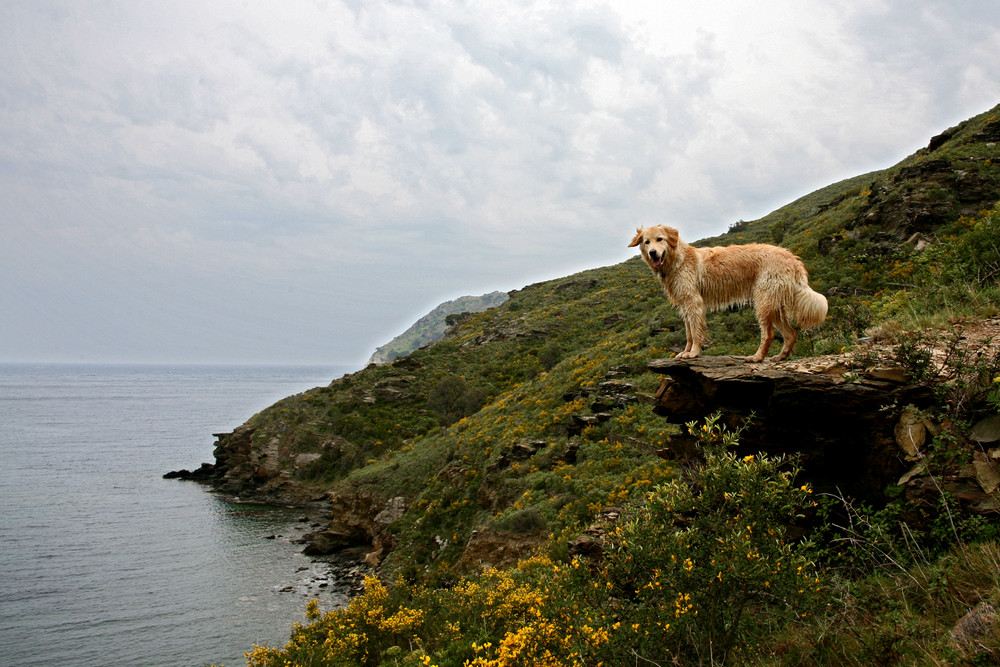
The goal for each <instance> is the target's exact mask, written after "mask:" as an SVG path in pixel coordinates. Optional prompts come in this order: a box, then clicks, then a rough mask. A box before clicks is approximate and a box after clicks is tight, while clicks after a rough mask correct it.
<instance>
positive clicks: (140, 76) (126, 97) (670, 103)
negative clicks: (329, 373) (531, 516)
mask: <svg viewBox="0 0 1000 667" xmlns="http://www.w3.org/2000/svg"><path fill="white" fill-rule="evenodd" d="M998 54H1000V3H997V2H992V1H989V2H987V1H980V0H940V1H934V0H866V1H865V2H860V1H853V0H852V1H847V0H827V1H824V2H818V1H815V2H813V1H807V0H758V1H756V2H752V3H751V2H746V1H745V0H716V1H715V2H710V3H693V2H666V1H664V0H609V1H599V0H598V1H591V0H581V1H579V2H577V1H566V2H518V1H516V0H505V1H504V2H495V1H489V2H437V1H434V0H423V1H421V0H414V1H412V2H406V1H394V2H390V1H382V0H371V1H362V0H339V1H338V0H331V1H329V2H326V1H320V0H310V1H306V0H283V2H280V3H279V2H271V1H268V2H263V1H257V0H243V1H236V0H234V1H230V0H212V1H211V2H205V1H204V0H198V1H191V0H172V1H171V2H158V3H152V2H129V1H114V0H103V1H97V0H92V1H91V0H66V1H51V0H32V2H3V3H0V63H2V64H0V362H90V363H105V362H116V363H137V362H154V363H274V364H314V365H348V366H355V367H360V366H361V365H363V364H364V362H365V361H366V360H367V359H368V357H369V356H370V355H371V353H372V351H373V350H374V349H375V347H377V346H378V345H381V344H384V343H385V342H387V341H388V340H390V339H391V338H392V337H393V336H395V335H397V334H399V333H401V332H402V331H403V330H405V329H406V328H407V327H408V326H409V325H410V324H411V323H413V322H414V321H415V320H416V319H418V318H419V317H420V316H422V315H423V314H425V313H427V312H429V311H430V310H431V309H433V308H434V307H435V306H436V305H438V304H439V303H441V302H443V301H446V300H449V299H453V298H456V297H458V296H462V295H467V294H468V295H477V294H483V293H486V292H491V291H494V290H503V291H509V290H513V289H520V288H522V287H524V286H526V285H528V284H532V283H535V282H538V281H542V280H547V279H553V278H559V277H563V276H567V275H570V274H572V273H575V272H577V271H581V270H584V269H589V268H595V267H600V266H608V265H612V264H617V263H619V262H621V261H624V260H625V259H627V258H628V257H630V256H631V255H632V254H634V252H633V251H634V249H629V248H627V247H626V245H627V244H628V242H629V240H630V239H631V237H632V235H633V234H634V230H635V228H636V227H637V226H645V225H648V224H659V223H667V224H670V225H672V226H675V227H677V228H678V229H679V230H680V232H681V235H682V238H685V239H687V240H689V241H694V240H697V239H699V238H704V237H707V236H713V235H716V234H719V233H721V232H723V231H725V230H726V229H727V228H728V227H729V226H730V225H731V224H733V223H734V222H736V221H738V220H754V219H757V218H760V217H762V216H764V215H766V214H767V213H769V212H771V211H773V210H775V209H777V208H779V207H781V206H783V205H784V204H787V203H789V202H791V201H792V200H794V199H795V198H797V197H799V196H802V195H804V194H807V193H809V192H811V191H813V190H815V189H817V188H819V187H823V186H825V185H828V184H830V183H834V182H836V181H839V180H841V179H844V178H848V177H851V176H855V175H859V174H862V173H866V172H868V171H872V170H875V169H881V168H885V167H889V166H892V165H893V164H895V163H896V162H898V161H899V160H901V159H902V158H904V157H906V156H907V155H910V154H911V153H913V152H914V151H915V150H917V149H919V148H920V147H922V146H926V144H927V142H928V140H929V139H930V137H931V136H933V135H935V134H938V133H940V132H941V131H943V130H944V129H946V128H948V127H951V126H953V125H955V124H957V123H959V122H961V121H962V120H965V119H966V118H969V117H971V116H974V115H976V114H979V113H982V112H984V111H987V110H988V109H990V108H991V107H993V106H994V105H996V104H997V103H998V102H1000V57H998ZM650 279H651V280H652V277H651V278H650ZM595 316H596V315H595Z"/></svg>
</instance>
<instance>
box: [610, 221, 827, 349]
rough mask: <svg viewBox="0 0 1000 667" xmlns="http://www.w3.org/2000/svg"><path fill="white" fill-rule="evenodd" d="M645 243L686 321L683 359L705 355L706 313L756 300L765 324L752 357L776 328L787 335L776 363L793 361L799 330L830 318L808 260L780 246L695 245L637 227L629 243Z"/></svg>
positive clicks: (671, 233)
mask: <svg viewBox="0 0 1000 667" xmlns="http://www.w3.org/2000/svg"><path fill="white" fill-rule="evenodd" d="M636 246H639V250H640V251H641V252H642V258H643V259H644V260H646V263H647V264H648V265H649V268H650V269H652V270H653V273H654V274H655V275H656V277H657V278H659V279H660V283H661V284H662V285H663V291H664V292H666V294H667V297H668V298H669V299H670V301H671V302H672V303H673V304H674V305H675V306H676V307H677V309H678V310H679V311H680V314H681V318H682V319H683V320H684V332H685V335H686V337H687V346H686V347H685V348H684V351H683V352H681V353H680V354H678V355H677V358H678V359H693V358H695V357H697V356H698V355H699V354H701V350H702V348H703V347H704V346H705V340H706V338H707V332H706V326H705V312H706V311H707V310H716V309H719V308H725V307H727V306H732V305H747V304H750V303H753V305H754V308H755V310H756V312H757V322H758V323H759V324H760V347H759V348H757V352H755V353H754V354H753V355H752V356H749V357H746V361H748V362H751V363H758V362H760V361H763V360H764V358H765V357H766V356H767V352H768V350H769V349H770V348H771V343H772V342H773V341H774V327H777V328H778V331H780V332H781V335H782V337H783V338H784V344H783V345H782V346H781V352H779V353H778V354H777V355H775V356H774V358H773V360H774V361H782V360H783V359H787V358H788V355H790V354H791V353H792V348H793V347H794V346H795V340H796V338H798V334H797V332H796V331H795V329H794V328H792V322H793V321H795V322H797V323H798V324H799V326H800V327H802V328H803V329H808V328H810V327H814V326H819V325H820V324H822V323H823V320H825V319H826V312H827V307H828V304H827V302H826V297H825V296H823V295H822V294H820V293H819V292H815V291H813V289H812V288H810V287H809V274H808V273H807V272H806V267H805V266H803V264H802V260H800V259H799V258H798V257H796V256H795V255H793V254H792V253H791V252H789V251H788V250H786V249H784V248H779V247H778V246H773V245H766V244H763V243H751V244H748V245H733V246H725V247H716V248H695V247H693V246H690V245H688V244H687V243H685V242H684V241H682V240H681V239H680V235H679V234H678V232H677V230H676V229H674V228H673V227H667V226H666V225H656V226H653V227H645V228H641V229H638V230H636V234H635V238H633V239H632V242H631V243H629V245H628V247H630V248H634V247H636Z"/></svg>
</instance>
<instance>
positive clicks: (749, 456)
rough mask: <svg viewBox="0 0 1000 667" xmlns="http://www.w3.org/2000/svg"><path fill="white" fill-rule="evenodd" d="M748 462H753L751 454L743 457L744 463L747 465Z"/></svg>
mask: <svg viewBox="0 0 1000 667" xmlns="http://www.w3.org/2000/svg"><path fill="white" fill-rule="evenodd" d="M750 461H753V454H747V455H746V456H744V457H743V462H744V463H749V462H750Z"/></svg>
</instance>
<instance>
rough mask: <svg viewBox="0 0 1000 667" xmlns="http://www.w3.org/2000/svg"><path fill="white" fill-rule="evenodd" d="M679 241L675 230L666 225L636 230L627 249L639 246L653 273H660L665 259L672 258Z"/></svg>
mask: <svg viewBox="0 0 1000 667" xmlns="http://www.w3.org/2000/svg"><path fill="white" fill-rule="evenodd" d="M679 241H680V235H679V234H678V233H677V230H676V229H674V228H673V227H667V226H666V225H656V226H654V227H644V228H642V229H637V230H636V232H635V237H634V238H633V239H632V242H631V243H629V244H628V247H629V248H634V247H636V246H639V250H641V251H642V257H643V259H645V260H646V262H647V263H648V264H649V266H650V267H651V268H652V269H653V271H661V270H662V269H663V266H664V262H666V260H667V258H669V257H671V256H673V254H674V253H675V252H676V251H677V243H678V242H679Z"/></svg>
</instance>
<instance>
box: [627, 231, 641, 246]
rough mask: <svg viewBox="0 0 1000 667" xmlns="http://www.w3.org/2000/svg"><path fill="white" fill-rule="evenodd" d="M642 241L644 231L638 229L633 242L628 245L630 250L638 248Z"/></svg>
mask: <svg viewBox="0 0 1000 667" xmlns="http://www.w3.org/2000/svg"><path fill="white" fill-rule="evenodd" d="M641 240H642V230H641V229H636V230H635V236H634V237H632V242H631V243H629V244H628V247H629V248H634V247H636V246H637V245H639V241H641Z"/></svg>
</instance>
